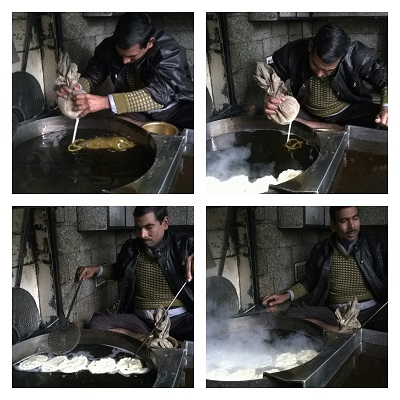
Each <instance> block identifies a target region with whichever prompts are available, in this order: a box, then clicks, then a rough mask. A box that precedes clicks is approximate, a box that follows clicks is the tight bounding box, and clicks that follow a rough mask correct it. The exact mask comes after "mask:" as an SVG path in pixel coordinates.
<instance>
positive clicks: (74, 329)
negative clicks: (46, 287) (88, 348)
mask: <svg viewBox="0 0 400 400" xmlns="http://www.w3.org/2000/svg"><path fill="white" fill-rule="evenodd" d="M82 282H83V281H81V280H80V281H79V282H78V286H77V288H76V290H75V294H74V298H73V299H72V302H71V305H70V307H69V311H68V314H67V317H65V315H64V312H63V311H61V316H60V319H59V321H58V327H57V329H55V330H54V331H53V332H50V333H49V337H48V344H49V348H50V350H51V351H52V352H53V353H54V354H56V355H63V354H67V353H69V352H70V351H72V350H73V349H74V348H75V347H76V346H77V344H78V343H79V340H80V338H81V330H80V329H79V327H78V326H76V325H75V324H73V323H72V322H70V321H69V317H70V315H71V311H72V308H73V306H74V304H75V300H76V297H77V295H78V292H79V289H80V287H81V285H82Z"/></svg>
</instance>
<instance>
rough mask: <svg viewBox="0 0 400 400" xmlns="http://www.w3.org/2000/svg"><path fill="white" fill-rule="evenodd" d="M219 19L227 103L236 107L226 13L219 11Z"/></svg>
mask: <svg viewBox="0 0 400 400" xmlns="http://www.w3.org/2000/svg"><path fill="white" fill-rule="evenodd" d="M219 21H220V27H221V44H222V51H223V54H224V59H225V68H226V81H227V85H228V95H229V103H230V105H231V107H232V108H233V109H236V108H237V102H236V97H235V88H234V84H233V76H232V75H233V74H232V65H231V55H230V50H229V38H228V28H227V25H228V24H227V20H226V13H224V12H221V13H219Z"/></svg>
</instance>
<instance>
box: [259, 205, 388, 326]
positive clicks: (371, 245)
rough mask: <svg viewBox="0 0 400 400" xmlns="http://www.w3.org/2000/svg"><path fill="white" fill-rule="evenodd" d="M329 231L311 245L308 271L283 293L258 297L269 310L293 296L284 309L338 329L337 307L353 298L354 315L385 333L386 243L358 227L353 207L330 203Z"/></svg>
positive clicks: (356, 210)
mask: <svg viewBox="0 0 400 400" xmlns="http://www.w3.org/2000/svg"><path fill="white" fill-rule="evenodd" d="M329 212H330V219H331V229H332V231H333V233H332V235H331V236H330V237H329V238H327V239H325V240H322V241H321V242H319V243H317V244H316V245H315V246H314V247H313V249H312V250H311V254H310V259H309V260H308V262H307V264H306V273H305V275H304V277H303V278H301V279H300V280H299V281H298V282H297V283H296V284H295V285H293V286H292V287H291V288H290V289H288V290H287V291H286V292H285V293H282V294H272V295H268V296H265V297H264V298H263V299H262V304H263V305H265V306H266V307H267V309H268V311H271V312H276V305H279V304H283V303H285V302H286V301H293V300H298V299H300V300H303V299H305V301H302V302H299V301H295V303H294V304H292V305H291V306H289V308H288V309H287V311H286V314H287V315H289V316H292V317H297V318H302V319H307V320H310V321H312V322H314V323H316V324H318V325H320V326H321V327H323V328H325V329H330V330H335V331H337V330H339V325H340V324H339V322H338V318H337V317H336V315H335V310H336V309H337V308H339V307H342V306H344V305H346V304H347V303H348V302H350V301H353V300H354V297H356V298H357V300H358V303H359V308H360V313H359V315H358V320H359V322H360V323H361V324H363V323H364V322H367V321H368V320H369V318H370V317H372V316H373V318H372V319H371V320H370V321H368V323H367V324H366V325H365V327H366V328H370V329H376V330H381V331H386V332H387V307H384V308H383V309H382V310H380V311H379V312H378V313H377V314H376V315H374V313H375V312H377V311H378V310H379V309H380V308H381V306H382V305H384V304H385V303H386V302H387V300H388V293H387V288H388V281H387V242H386V240H383V239H381V238H378V237H376V236H374V235H370V234H366V233H362V232H360V217H359V214H358V208H357V207H350V206H338V207H330V210H329Z"/></svg>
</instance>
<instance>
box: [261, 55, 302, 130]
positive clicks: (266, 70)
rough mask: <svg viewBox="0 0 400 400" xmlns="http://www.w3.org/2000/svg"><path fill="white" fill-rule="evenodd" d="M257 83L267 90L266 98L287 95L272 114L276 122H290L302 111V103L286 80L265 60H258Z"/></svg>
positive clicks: (284, 123)
mask: <svg viewBox="0 0 400 400" xmlns="http://www.w3.org/2000/svg"><path fill="white" fill-rule="evenodd" d="M253 77H254V79H255V81H256V82H257V85H258V86H259V87H260V88H261V89H263V90H265V96H264V99H266V98H267V97H269V96H272V97H275V98H279V99H280V98H281V95H285V96H286V100H285V101H283V102H282V103H281V104H279V105H278V110H277V112H276V114H275V115H271V118H272V120H273V121H274V122H276V123H277V124H280V125H287V124H290V123H291V122H292V121H293V120H294V119H295V118H296V117H297V114H298V113H299V111H300V104H299V103H298V101H297V100H296V99H295V98H294V97H293V96H291V93H290V92H289V90H288V89H287V88H286V86H285V84H284V82H283V81H282V80H281V79H280V78H279V76H278V75H277V74H276V72H275V70H274V69H273V68H272V67H271V66H270V65H268V64H266V63H264V62H258V63H257V68H256V74H255V75H253Z"/></svg>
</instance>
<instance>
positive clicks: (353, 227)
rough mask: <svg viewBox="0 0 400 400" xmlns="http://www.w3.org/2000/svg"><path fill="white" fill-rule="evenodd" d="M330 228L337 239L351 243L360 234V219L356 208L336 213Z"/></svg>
mask: <svg viewBox="0 0 400 400" xmlns="http://www.w3.org/2000/svg"><path fill="white" fill-rule="evenodd" d="M331 228H332V231H333V232H336V235H337V236H338V237H339V239H342V240H345V241H347V242H352V241H353V240H354V239H356V237H357V236H358V233H359V232H360V217H359V215H358V210H357V207H345V208H341V209H340V210H339V211H337V212H336V218H335V221H331Z"/></svg>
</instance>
